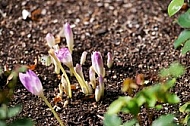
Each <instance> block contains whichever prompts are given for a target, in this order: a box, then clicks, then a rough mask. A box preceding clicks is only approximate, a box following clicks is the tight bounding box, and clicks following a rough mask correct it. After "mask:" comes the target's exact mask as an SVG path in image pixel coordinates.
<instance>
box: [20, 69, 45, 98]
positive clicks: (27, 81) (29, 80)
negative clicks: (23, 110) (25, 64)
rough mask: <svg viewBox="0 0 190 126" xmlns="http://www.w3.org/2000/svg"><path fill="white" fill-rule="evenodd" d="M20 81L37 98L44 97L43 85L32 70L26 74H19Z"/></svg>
mask: <svg viewBox="0 0 190 126" xmlns="http://www.w3.org/2000/svg"><path fill="white" fill-rule="evenodd" d="M19 79H20V81H21V83H22V84H23V85H24V87H25V88H26V89H27V90H28V91H29V92H31V93H32V94H34V95H37V96H43V87H42V83H41V81H40V79H39V78H38V76H37V75H36V74H35V73H34V72H33V71H32V70H28V71H26V73H19Z"/></svg>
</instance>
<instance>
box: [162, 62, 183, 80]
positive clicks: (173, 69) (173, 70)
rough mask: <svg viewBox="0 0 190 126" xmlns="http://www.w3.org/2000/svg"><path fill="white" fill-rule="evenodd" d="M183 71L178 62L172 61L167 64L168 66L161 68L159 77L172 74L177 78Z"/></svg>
mask: <svg viewBox="0 0 190 126" xmlns="http://www.w3.org/2000/svg"><path fill="white" fill-rule="evenodd" d="M184 73H185V68H184V67H183V66H182V65H181V64H180V63H178V62H174V63H172V64H171V65H170V66H169V68H167V69H166V68H164V69H162V70H161V71H160V73H159V76H160V77H168V76H172V77H175V78H177V77H180V76H181V75H183V74H184Z"/></svg>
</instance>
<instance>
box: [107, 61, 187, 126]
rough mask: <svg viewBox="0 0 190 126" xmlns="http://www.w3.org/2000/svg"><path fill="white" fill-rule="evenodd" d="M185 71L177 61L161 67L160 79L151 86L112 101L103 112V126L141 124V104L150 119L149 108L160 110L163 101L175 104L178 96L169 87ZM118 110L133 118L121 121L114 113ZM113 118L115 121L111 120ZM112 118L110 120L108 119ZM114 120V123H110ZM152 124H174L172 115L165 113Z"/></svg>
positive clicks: (155, 125)
mask: <svg viewBox="0 0 190 126" xmlns="http://www.w3.org/2000/svg"><path fill="white" fill-rule="evenodd" d="M184 72H185V69H184V67H183V66H181V65H180V64H179V63H176V62H175V63H172V64H171V66H170V67H169V68H167V69H162V70H161V71H160V73H159V76H160V78H161V81H160V82H158V83H157V84H154V85H152V86H148V87H144V88H143V89H142V90H141V91H139V92H138V93H137V94H136V95H135V96H134V97H131V96H120V97H119V98H118V99H117V100H115V101H113V102H112V103H111V104H110V106H109V108H108V111H107V113H106V114H105V119H104V125H105V126H112V124H114V123H115V124H114V126H120V125H123V126H133V125H134V124H135V125H142V122H141V118H140V116H139V113H140V109H141V107H142V106H144V107H145V108H146V111H147V113H148V114H149V120H151V116H150V115H152V114H153V113H151V111H150V109H156V110H160V109H161V108H162V105H163V104H164V103H169V104H177V103H179V102H180V99H179V97H178V96H177V95H176V94H174V93H172V92H170V89H171V88H172V87H173V86H174V85H175V83H176V78H178V77H180V76H181V75H182V74H183V73H184ZM119 112H123V113H130V114H132V115H133V117H134V119H132V120H130V121H128V122H125V123H122V121H121V119H120V118H119V117H118V116H117V115H116V114H117V113H119ZM114 119H115V121H113V120H114ZM110 120H112V121H110ZM112 122H114V123H112ZM151 124H152V125H153V126H158V124H160V125H159V126H166V125H167V126H169V125H172V124H173V125H174V124H176V123H175V122H174V115H171V114H167V115H162V116H161V117H159V118H158V119H157V120H154V121H152V122H151ZM173 125H172V126H173Z"/></svg>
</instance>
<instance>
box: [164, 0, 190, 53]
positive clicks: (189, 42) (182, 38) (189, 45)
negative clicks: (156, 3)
mask: <svg viewBox="0 0 190 126" xmlns="http://www.w3.org/2000/svg"><path fill="white" fill-rule="evenodd" d="M184 5H186V6H189V1H187V3H185V2H184V0H172V1H171V2H170V4H169V6H168V14H169V16H173V15H174V14H176V13H177V12H178V11H179V10H180V9H181V8H182V7H183V6H184ZM187 8H188V7H187ZM189 15H190V9H188V10H187V11H186V12H185V13H182V14H181V15H179V17H178V18H177V20H176V22H177V24H179V26H180V27H182V28H184V29H185V30H184V31H182V32H181V33H180V35H179V36H178V38H177V39H176V40H175V41H174V48H175V49H177V48H179V47H180V46H183V47H182V50H181V53H182V54H183V55H184V54H186V53H187V52H188V51H190V30H189V28H190V18H189Z"/></svg>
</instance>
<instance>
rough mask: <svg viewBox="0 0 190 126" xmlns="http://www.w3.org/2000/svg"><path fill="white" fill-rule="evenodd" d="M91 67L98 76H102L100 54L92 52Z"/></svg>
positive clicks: (103, 73)
mask: <svg viewBox="0 0 190 126" xmlns="http://www.w3.org/2000/svg"><path fill="white" fill-rule="evenodd" d="M91 60H92V67H93V69H94V71H95V72H96V73H97V74H98V76H104V75H105V70H104V66H103V60H102V56H101V53H100V52H93V54H92V56H91Z"/></svg>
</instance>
